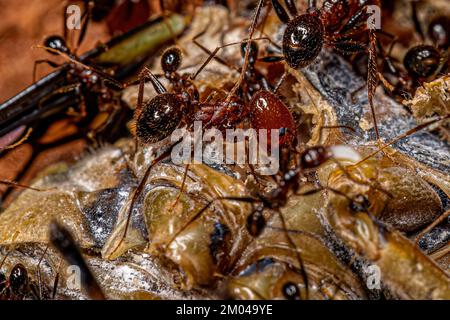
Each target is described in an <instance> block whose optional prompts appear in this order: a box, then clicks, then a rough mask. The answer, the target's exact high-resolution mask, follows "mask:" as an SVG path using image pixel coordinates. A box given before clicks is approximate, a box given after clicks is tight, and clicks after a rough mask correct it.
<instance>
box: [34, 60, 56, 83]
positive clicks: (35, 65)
mask: <svg viewBox="0 0 450 320" xmlns="http://www.w3.org/2000/svg"><path fill="white" fill-rule="evenodd" d="M42 63H46V64H48V65H49V66H50V67H52V68H58V67H60V66H61V65H60V64H58V63H56V62H53V61H51V60H49V59H41V60H36V61H35V62H34V66H33V83H35V82H36V73H37V67H38V65H40V64H42Z"/></svg>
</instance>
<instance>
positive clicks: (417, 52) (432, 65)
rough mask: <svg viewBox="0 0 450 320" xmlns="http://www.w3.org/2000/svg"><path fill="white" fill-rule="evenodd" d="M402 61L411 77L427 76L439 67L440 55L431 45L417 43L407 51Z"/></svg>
mask: <svg viewBox="0 0 450 320" xmlns="http://www.w3.org/2000/svg"><path fill="white" fill-rule="evenodd" d="M403 63H404V65H405V68H406V70H408V72H409V74H410V75H412V76H413V77H415V78H428V77H430V76H432V75H433V74H434V73H435V72H436V71H437V70H438V69H439V66H440V63H441V55H440V54H439V51H438V50H437V49H436V48H435V47H433V46H429V45H419V46H416V47H413V48H411V49H410V50H409V51H408V52H407V54H406V56H405V59H404V61H403Z"/></svg>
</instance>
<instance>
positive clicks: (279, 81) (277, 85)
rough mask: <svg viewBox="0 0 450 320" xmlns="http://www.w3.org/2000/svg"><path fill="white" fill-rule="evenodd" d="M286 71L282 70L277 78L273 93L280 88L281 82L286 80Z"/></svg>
mask: <svg viewBox="0 0 450 320" xmlns="http://www.w3.org/2000/svg"><path fill="white" fill-rule="evenodd" d="M287 75H288V73H287V72H286V71H284V72H283V74H282V75H281V77H280V79H279V80H278V82H277V84H276V85H275V88H274V89H273V93H277V91H278V89H280V87H281V85H282V84H283V82H284V81H285V80H286V77H287Z"/></svg>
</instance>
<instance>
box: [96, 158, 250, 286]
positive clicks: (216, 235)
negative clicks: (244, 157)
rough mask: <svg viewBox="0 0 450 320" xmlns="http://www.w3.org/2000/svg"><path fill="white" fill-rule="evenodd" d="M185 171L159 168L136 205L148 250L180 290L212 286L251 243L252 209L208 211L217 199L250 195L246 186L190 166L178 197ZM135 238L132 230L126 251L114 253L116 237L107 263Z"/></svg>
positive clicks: (235, 206)
mask: <svg viewBox="0 0 450 320" xmlns="http://www.w3.org/2000/svg"><path fill="white" fill-rule="evenodd" d="M184 171H185V169H184V167H178V166H175V165H173V164H167V163H161V164H159V165H158V166H156V167H155V168H154V170H152V173H151V175H150V176H149V178H148V179H147V181H146V185H147V188H146V190H148V191H147V192H146V193H145V194H144V197H143V198H144V199H143V203H142V206H141V205H140V204H137V205H139V208H141V209H140V210H141V211H142V213H143V218H144V221H145V224H144V225H145V228H146V233H147V241H148V242H147V243H148V245H147V248H146V249H145V250H144V251H146V252H148V253H150V254H152V255H155V256H158V257H161V258H163V260H164V261H165V262H166V264H167V266H168V267H170V268H171V269H172V270H173V271H174V274H175V276H174V282H175V285H176V286H177V287H180V288H182V289H191V288H198V287H205V286H214V284H215V283H216V282H217V280H218V279H221V278H220V275H226V274H227V273H228V272H229V270H230V269H231V267H232V266H233V265H234V263H235V261H236V260H237V259H238V257H239V256H240V255H241V254H242V252H243V250H244V248H245V246H246V245H247V244H248V242H249V241H250V239H251V236H250V235H249V233H248V231H247V229H246V220H247V217H248V215H249V214H250V211H251V205H250V204H245V203H242V202H237V201H232V200H226V201H225V200H224V201H215V202H214V203H213V204H212V205H210V206H208V205H207V204H208V203H209V202H210V201H211V200H213V199H217V198H218V197H227V196H236V195H240V196H245V195H246V193H247V191H246V189H245V186H244V185H243V184H242V182H240V181H238V180H236V179H234V178H232V177H230V176H228V175H225V174H223V173H220V172H218V171H215V170H214V169H211V168H210V167H208V166H206V165H203V164H191V165H189V172H188V174H187V177H186V180H185V181H184V187H183V191H182V192H181V193H180V188H181V186H182V184H183V176H184ZM123 219H126V217H123ZM118 225H121V224H120V223H119V224H118ZM114 233H115V234H117V235H118V236H121V235H122V233H123V230H121V229H120V228H117V229H116V230H115V231H114ZM134 234H135V232H134V231H133V230H131V229H130V232H129V233H128V234H127V236H126V238H125V241H124V242H123V243H124V246H126V247H124V248H123V250H116V249H115V248H116V247H117V242H118V238H117V237H115V236H114V234H113V235H112V236H111V238H110V240H109V241H108V243H107V244H106V245H105V247H104V248H103V250H104V251H103V252H104V253H105V254H106V255H108V254H110V253H111V249H113V250H114V252H113V253H114V254H115V256H113V257H109V258H115V257H116V256H117V255H121V254H122V253H124V252H125V251H126V250H127V249H128V248H129V246H127V245H128V244H129V245H130V246H133V241H134ZM138 245H139V246H142V243H139V244H138ZM134 246H136V243H135V244H134ZM119 249H120V248H119Z"/></svg>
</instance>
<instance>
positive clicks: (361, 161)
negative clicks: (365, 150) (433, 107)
mask: <svg viewBox="0 0 450 320" xmlns="http://www.w3.org/2000/svg"><path fill="white" fill-rule="evenodd" d="M448 119H450V114H449V115H446V116H443V117H438V118H437V119H434V120H430V121H427V122H425V123H422V124H420V125H418V126H417V127H415V128H412V129H410V130H408V131H406V132H405V133H403V134H401V135H399V136H398V137H396V138H394V139H392V140H391V141H389V142H387V143H385V144H383V145H382V146H380V148H379V149H378V150H377V151H374V152H372V153H371V154H369V155H368V156H367V157H365V158H364V159H362V160H360V161H359V162H358V163H356V164H353V165H350V166H349V167H357V166H359V165H360V164H361V163H364V162H366V161H367V160H369V159H370V158H372V157H374V156H376V155H377V154H378V153H380V152H382V151H384V149H386V148H387V147H389V146H391V145H393V144H395V143H397V142H398V141H400V140H403V139H405V138H407V137H409V136H410V135H412V134H414V133H416V132H419V131H422V130H424V129H426V128H428V127H429V126H431V125H433V124H435V123H438V122H441V121H445V120H448Z"/></svg>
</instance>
